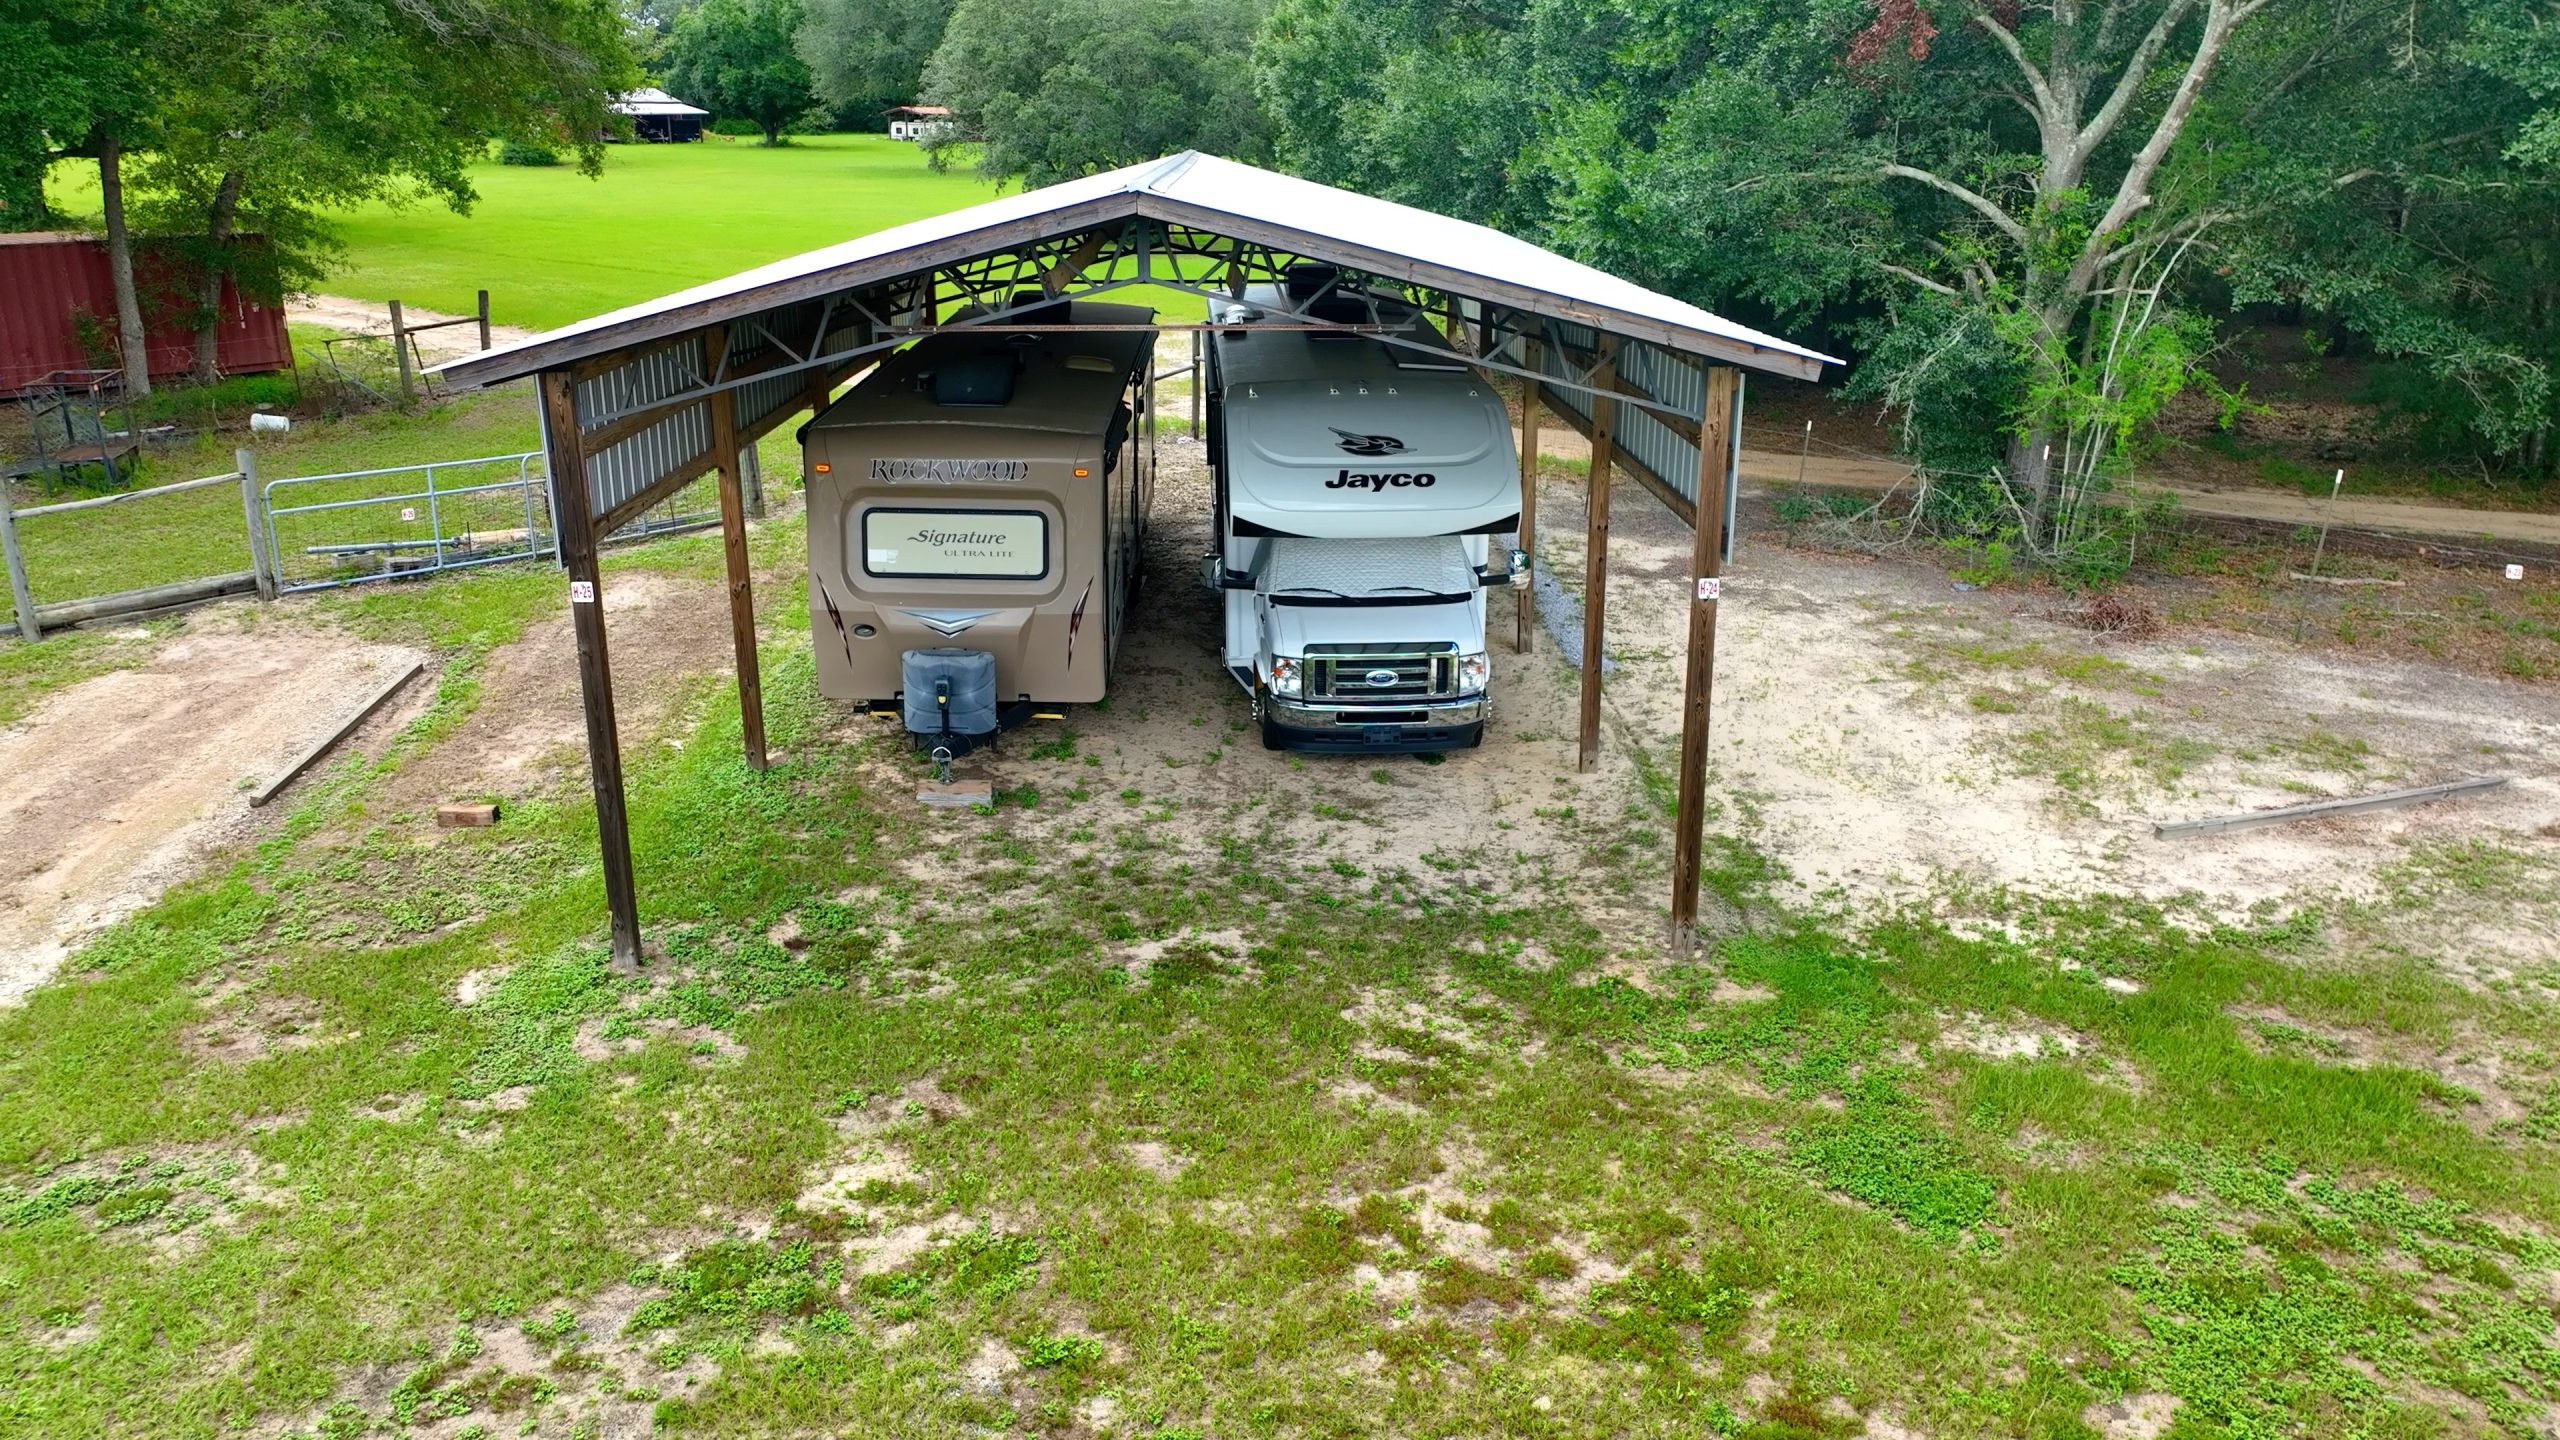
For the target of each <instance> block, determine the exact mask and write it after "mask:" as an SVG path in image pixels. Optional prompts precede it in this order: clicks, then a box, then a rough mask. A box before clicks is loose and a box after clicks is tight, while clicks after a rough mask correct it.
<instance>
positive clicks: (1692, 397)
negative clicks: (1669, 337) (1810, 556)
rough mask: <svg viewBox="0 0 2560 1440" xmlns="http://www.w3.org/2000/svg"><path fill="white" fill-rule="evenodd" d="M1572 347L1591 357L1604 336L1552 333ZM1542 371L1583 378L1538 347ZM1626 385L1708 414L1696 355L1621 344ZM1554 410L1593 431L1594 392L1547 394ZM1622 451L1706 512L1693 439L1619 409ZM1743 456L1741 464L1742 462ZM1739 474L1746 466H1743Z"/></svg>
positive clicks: (1510, 355) (1729, 548) (1731, 506)
mask: <svg viewBox="0 0 2560 1440" xmlns="http://www.w3.org/2000/svg"><path fill="white" fill-rule="evenodd" d="M1552 333H1553V334H1554V335H1555V336H1556V337H1557V338H1558V339H1560V340H1562V341H1563V342H1564V343H1565V344H1566V345H1568V346H1570V347H1572V348H1573V349H1575V350H1577V351H1579V352H1581V353H1582V354H1585V355H1588V354H1590V353H1592V350H1593V349H1594V347H1595V346H1597V345H1598V343H1599V334H1598V332H1596V331H1594V330H1592V329H1590V328H1589V327H1587V326H1582V325H1568V324H1559V325H1556V326H1555V327H1554V329H1553V332H1552ZM1502 358H1503V359H1505V360H1508V361H1510V362H1511V363H1513V364H1515V365H1516V364H1518V363H1519V361H1520V357H1519V353H1518V348H1517V344H1516V342H1515V343H1513V344H1510V345H1506V346H1505V347H1504V348H1503V352H1502ZM1538 368H1539V369H1540V370H1541V371H1543V372H1544V373H1546V374H1548V375H1551V376H1554V377H1555V378H1556V379H1558V380H1565V379H1571V378H1574V376H1575V369H1574V367H1572V366H1570V365H1568V364H1567V363H1566V361H1565V357H1564V356H1563V355H1562V354H1560V353H1558V351H1557V348H1556V346H1555V345H1553V344H1544V345H1540V346H1539V347H1538ZM1734 379H1735V385H1734V409H1735V415H1734V423H1735V425H1736V426H1737V433H1739V431H1738V427H1739V425H1740V423H1741V413H1740V412H1741V404H1742V401H1741V397H1742V385H1741V380H1742V377H1741V376H1740V375H1739V374H1737V375H1736V376H1735V377H1734ZM1618 385H1619V388H1621V389H1625V390H1632V391H1636V392H1638V393H1640V394H1642V395H1644V396H1645V397H1647V398H1648V399H1651V400H1653V401H1655V402H1657V403H1659V404H1664V405H1668V406H1671V407H1672V408H1673V409H1675V410H1678V411H1679V412H1680V413H1681V414H1683V415H1689V416H1695V415H1698V414H1700V413H1701V412H1702V411H1703V410H1704V409H1705V407H1706V401H1707V371H1706V367H1705V366H1704V365H1701V364H1699V363H1698V362H1697V361H1695V360H1693V359H1691V358H1690V357H1689V356H1686V355H1682V354H1679V353H1677V352H1675V351H1672V350H1669V349H1666V348H1664V347H1663V346H1660V345H1655V344H1653V343H1651V342H1650V341H1645V340H1621V341H1620V342H1619V344H1618ZM1547 399H1548V402H1549V403H1550V404H1554V405H1557V406H1560V407H1562V408H1563V409H1565V410H1568V411H1571V412H1572V413H1573V414H1574V415H1576V416H1577V417H1579V418H1580V419H1581V420H1582V422H1583V423H1584V424H1585V425H1588V424H1589V423H1590V422H1591V400H1592V397H1591V394H1590V392H1589V391H1586V390H1576V389H1570V388H1568V387H1566V386H1563V385H1551V386H1549V387H1547ZM1610 430H1611V433H1612V434H1613V435H1614V436H1615V438H1616V440H1617V444H1618V448H1619V449H1621V450H1623V451H1625V452H1626V453H1627V454H1628V455H1629V456H1631V457H1633V458H1634V459H1636V460H1637V461H1639V462H1641V463H1642V464H1643V466H1644V468H1646V469H1647V470H1650V471H1652V472H1653V473H1654V475H1655V476H1656V477H1657V478H1659V479H1660V480H1661V481H1662V483H1663V484H1665V485H1667V486H1669V487H1671V489H1672V490H1674V491H1675V492H1677V493H1678V494H1679V496H1680V498H1681V499H1683V500H1686V501H1688V502H1689V508H1690V509H1691V510H1692V511H1694V510H1696V509H1697V506H1698V447H1697V445H1696V444H1695V443H1693V442H1692V441H1691V440H1690V439H1689V438H1688V437H1687V436H1685V435H1682V434H1681V433H1680V432H1679V431H1677V430H1674V429H1672V428H1671V427H1670V426H1669V425H1666V424H1664V423H1663V422H1662V418H1661V417H1660V416H1658V415H1656V414H1654V413H1653V412H1652V411H1650V410H1646V409H1644V408H1643V407H1641V406H1636V405H1620V406H1618V407H1617V413H1616V419H1615V421H1614V422H1613V423H1612V425H1611V426H1610ZM1738 458H1739V457H1738V454H1737V460H1738ZM1737 468H1738V467H1737ZM1739 480H1740V476H1739V474H1738V473H1736V470H1733V469H1729V470H1728V471H1727V474H1726V476H1725V487H1724V497H1725V527H1724V533H1723V536H1722V543H1723V549H1724V554H1725V558H1726V559H1728V560H1730V559H1732V558H1733V539H1734V531H1735V525H1734V515H1735V513H1736V508H1735V507H1736V504H1737V501H1738V496H1737V492H1738V491H1739V490H1740V489H1741V486H1740V483H1739Z"/></svg>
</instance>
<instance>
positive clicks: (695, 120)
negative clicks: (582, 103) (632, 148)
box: [613, 86, 711, 142]
mask: <svg viewBox="0 0 2560 1440" xmlns="http://www.w3.org/2000/svg"><path fill="white" fill-rule="evenodd" d="M613 110H614V113H615V114H617V115H628V116H630V117H631V138H633V139H635V140H650V141H678V142H681V141H686V140H699V139H701V138H702V131H703V127H705V126H707V125H709V124H710V123H711V112H710V111H708V110H705V109H703V108H702V107H701V106H699V105H687V104H686V103H684V102H683V101H681V100H679V99H677V98H676V97H674V96H673V95H670V94H668V93H667V92H666V91H664V90H660V89H658V88H657V87H656V86H650V87H649V88H647V89H643V90H634V91H632V92H631V93H630V94H628V95H625V96H623V97H622V98H621V99H619V100H616V101H614V102H613Z"/></svg>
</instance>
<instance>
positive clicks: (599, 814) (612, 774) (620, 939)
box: [541, 370, 640, 965]
mask: <svg viewBox="0 0 2560 1440" xmlns="http://www.w3.org/2000/svg"><path fill="white" fill-rule="evenodd" d="M541 383H542V415H543V421H544V433H545V437H546V439H547V440H548V443H549V450H550V454H549V457H548V458H549V460H550V469H551V503H552V506H553V508H554V509H555V510H556V511H557V512H558V523H559V532H560V539H559V544H560V564H561V567H562V568H563V569H565V570H567V571H568V572H569V616H570V621H571V623H572V625H574V626H575V628H576V630H577V636H578V688H579V690H580V692H581V693H582V694H583V695H584V697H585V700H586V711H587V766H588V770H589V772H590V773H591V775H592V778H593V781H594V786H595V794H596V848H597V849H598V850H600V851H601V852H603V859H604V903H605V909H606V910H607V911H608V912H610V914H611V915H612V919H613V958H614V959H615V960H616V961H618V962H620V963H622V964H625V965H637V964H639V963H640V898H639V887H638V886H637V885H636V884H635V883H634V882H633V880H632V875H631V821H630V818H629V816H628V815H627V814H626V813H625V812H624V810H623V797H622V732H621V731H620V730H619V729H618V728H616V726H615V723H614V716H613V666H612V664H611V662H610V661H609V660H608V659H607V658H606V655H605V636H604V594H603V591H602V589H601V588H600V586H599V585H598V583H597V575H596V539H597V537H596V533H595V514H594V510H593V505H594V501H593V500H592V499H591V498H590V496H589V495H588V493H587V454H586V444H585V440H584V437H583V436H582V435H581V434H580V433H579V430H578V406H577V399H576V391H575V389H574V388H573V387H572V385H571V383H570V379H569V374H568V372H567V371H565V370H545V371H543V372H542V382H541Z"/></svg>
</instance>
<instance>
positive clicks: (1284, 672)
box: [1271, 655, 1482, 695]
mask: <svg viewBox="0 0 2560 1440" xmlns="http://www.w3.org/2000/svg"><path fill="white" fill-rule="evenodd" d="M1478 658H1482V657H1478ZM1305 667H1306V662H1305V661H1303V660H1300V659H1298V658H1296V657H1295V656H1290V655H1275V656H1273V657H1271V693H1272V694H1274V695H1296V694H1298V693H1300V691H1301V690H1302V689H1303V688H1304V686H1305V678H1304V671H1305Z"/></svg>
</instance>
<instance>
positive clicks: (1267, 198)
mask: <svg viewBox="0 0 2560 1440" xmlns="http://www.w3.org/2000/svg"><path fill="white" fill-rule="evenodd" d="M641 93H644V94H645V93H648V92H641ZM1131 216H1143V217H1147V218H1151V219H1156V220H1161V221H1165V222H1167V223H1171V224H1176V225H1183V226H1189V227H1192V228H1195V229H1197V230H1201V231H1206V232H1209V233H1213V234H1220V235H1231V236H1234V237H1236V238H1239V239H1243V240H1247V241H1251V242H1254V243H1257V244H1263V245H1268V246H1272V247H1274V248H1277V249H1284V250H1286V251H1288V252H1289V253H1292V254H1296V255H1300V256H1303V257H1305V258H1308V259H1312V260H1325V261H1331V262H1334V263H1337V264H1342V265H1347V266H1351V267H1353V268H1356V269H1360V270H1365V271H1368V272H1370V273H1372V274H1377V275H1383V276H1391V277H1395V278H1398V279H1402V280H1406V281H1410V282H1412V283H1415V284H1419V285H1423V286H1426V287H1429V288H1431V289H1435V290H1440V291H1443V292H1444V293H1448V294H1456V295H1465V296H1469V297H1471V298H1474V299H1478V300H1483V301H1488V302H1492V303H1497V304H1501V305H1505V306H1509V307H1511V308H1513V309H1517V310H1522V311H1526V312H1528V313H1531V314H1537V315H1544V316H1547V317H1549V318H1552V319H1556V320H1563V321H1570V322H1576V323H1580V324H1584V325H1589V326H1594V327H1597V328H1599V329H1603V330H1607V331H1610V332H1613V333H1617V334H1623V335H1628V336H1631V337H1635V338H1638V339H1643V340H1649V341H1653V342H1655V343H1658V344H1662V345H1666V346H1669V347H1671V348H1673V349H1676V350H1682V351H1687V352H1689V353H1692V354H1696V355H1701V356H1707V357H1711V358H1713V359H1716V360H1721V361H1725V362H1728V363H1733V364H1739V365H1746V366H1750V367H1752V368H1755V369H1761V370H1768V371H1774V372H1776V373H1780V374H1787V375H1795V376H1799V377H1803V378H1808V379H1810V378H1813V377H1815V376H1817V375H1818V374H1819V373H1820V372H1821V368H1822V367H1823V366H1824V365H1835V364H1838V363H1840V362H1839V361H1838V360H1836V359H1834V358H1833V357H1831V356H1828V355H1824V354H1821V353H1819V352H1817V351H1813V350H1808V349H1806V348H1804V347H1802V346H1800V345H1796V344H1793V343H1791V342H1789V341H1786V340H1782V339H1779V338H1778V337H1777V336H1774V335H1768V334H1764V333H1762V332H1760V331H1758V330H1753V329H1751V328H1749V327H1748V326H1743V325H1738V324H1735V323H1734V322H1732V321H1730V320H1726V319H1724V318H1722V317H1720V316H1717V315H1713V314H1710V313H1709V312H1707V311H1705V310H1701V309H1699V308H1698V307H1697V306H1695V305H1691V304H1689V303H1687V302H1686V301H1682V300H1675V299H1673V298H1672V297H1670V296H1668V295H1659V294H1656V293H1654V292H1653V291H1650V290H1647V289H1645V288H1644V287H1642V286H1640V285H1636V284H1634V283H1632V282H1630V281H1626V280H1621V279H1619V278H1618V277H1616V276H1614V275H1610V274H1608V273H1606V272H1604V271H1601V270H1597V269H1594V268H1592V267H1591V266H1589V265H1585V264H1582V263H1581V262H1579V261H1576V260H1569V259H1566V258H1565V257H1564V256H1561V255H1558V254H1556V253H1554V252H1553V251H1550V250H1546V249H1542V248H1540V247H1539V246H1536V245H1533V244H1530V243H1529V242H1528V241H1526V240H1522V239H1519V238H1517V237H1515V236H1511V235H1506V234H1503V233H1502V232H1501V231H1498V230H1493V229H1489V228H1487V227H1485V226H1482V225H1476V224H1471V223H1469V222H1467V221H1464V220H1453V219H1450V218H1449V217H1447V216H1445V215H1435V214H1433V213H1431V212H1430V211H1427V210H1419V209H1416V208H1414V207H1413V206H1410V205H1399V204H1396V203H1394V202H1393V201H1388V200H1380V199H1376V198H1374V197H1371V196H1366V195H1359V194H1355V193H1353V192H1351V191H1348V190H1337V189H1335V188H1333V187H1332V186H1329V185H1319V184H1316V183H1315V182H1313V181H1309V180H1300V179H1297V178H1295V177H1293V176H1288V175H1282V174H1278V173H1276V172H1273V171H1269V170H1263V169H1260V168H1257V167H1255V166H1251V165H1244V164H1240V163H1238V162H1236V161H1233V160H1223V159H1220V158H1218V157H1216V156H1214V155H1204V154H1201V153H1200V152H1198V151H1185V152H1184V153H1182V154H1180V155H1174V156H1169V157H1167V158H1165V159H1162V160H1150V161H1147V162H1145V163H1144V164H1139V165H1131V166H1127V167H1125V168H1122V169H1119V170H1111V171H1106V172H1104V173H1102V174H1099V175H1088V176H1085V177H1082V178H1080V179H1075V180H1068V181H1065V182H1062V183H1060V184H1056V185H1051V186H1047V187H1044V188H1042V189H1038V190H1026V191H1021V192H1019V193H1016V194H1012V195H1004V196H999V197H997V198H996V199H993V200H989V201H987V202H986V203H984V204H981V205H972V206H970V207H968V208H967V209H963V210H954V211H951V212H950V213H948V214H943V215H936V216H932V217H929V218H927V219H923V220H916V221H912V222H910V223H908V224H904V225H894V226H891V227H890V228H888V229H886V230H879V231H875V232H873V233H872V234H869V235H865V236H862V237H861V238H859V239H855V240H847V241H844V242H843V243H841V244H836V245H830V246H827V247H825V248H823V249H818V250H812V251H809V252H808V253H806V254H803V255H795V256H793V257H791V258H790V259H787V260H777V261H775V262H773V263H772V264H769V265H762V266H758V267H757V268H755V269H752V270H746V271H742V272H740V273H738V274H735V275H732V276H729V277H728V278H726V279H722V280H715V281H712V282H710V283H709V284H705V285H697V286H694V287H693V288H691V289H689V290H680V291H677V292H676V293H674V294H672V295H663V296H660V297H659V298H657V299H655V300H650V301H646V302H643V303H642V304H638V305H632V306H627V307H625V308H623V309H620V310H616V311H613V312H611V313H609V314H605V315H599V316H596V317H594V318H593V319H589V320H582V321H579V322H578V323H576V324H574V325H567V326H563V327H562V328H560V329H557V330H553V331H549V332H547V333H545V334H541V335H536V336H534V337H532V338H530V339H527V340H523V341H519V342H517V343H515V344H512V345H503V346H499V347H497V348H495V349H492V350H487V351H483V352H481V353H480V354H477V355H472V356H468V357H465V358H463V359H460V360H454V361H449V362H447V363H446V364H444V365H442V366H439V367H437V373H438V374H440V375H441V376H442V377H443V378H444V379H445V380H446V381H447V382H448V383H451V384H454V385H457V386H463V387H470V386H479V385H489V384H495V383H497V382H499V381H503V380H511V379H515V378H517V377H519V376H523V375H529V374H532V373H534V372H536V371H538V370H545V369H551V368H555V367H558V366H561V365H566V364H569V363H571V362H574V361H577V360H582V359H586V358H588V357H590V356H594V355H599V354H603V353H605V352H607V351H610V350H616V349H620V348H623V347H625V346H631V345H637V344H642V343H645V342H647V341H651V340H657V339H663V338H666V337H668V336H672V335H679V334H683V333H685V332H687V331H690V330H693V329H696V328H698V327H700V326H703V325H708V324H712V323H715V322H718V321H723V320H728V319H733V318H737V317H740V316H744V315H750V314H754V313H756V312H758V311H761V310H764V309H766V308H768V307H771V306H777V305H784V304H790V303H793V302H797V301H802V300H808V299H811V298H813V297H816V296H821V295H827V294H832V293H836V292H840V291H844V290H848V289H852V288H856V287H859V286H865V285H872V284H877V283H880V282H882V281H885V280H890V279H895V278H897V277H899V276H902V275H907V274H913V273H915V272H917V271H920V270H924V269H928V268H931V267H933V266H936V265H941V264H948V263H951V262H953V261H955V260H960V259H966V258H975V257H977V256H982V255H990V254H997V253H1001V252H1003V251H1005V250H1007V249H1010V248H1012V247H1016V246H1021V245H1025V244H1028V243H1031V242H1033V241H1036V240H1040V239H1045V238H1049V237H1054V236H1058V235H1065V234H1072V233H1076V232H1079V231H1083V230H1088V229H1091V228H1093V227H1095V226H1097V225H1101V224H1107V223H1109V222H1112V221H1115V220H1120V219H1125V218H1128V217H1131Z"/></svg>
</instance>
